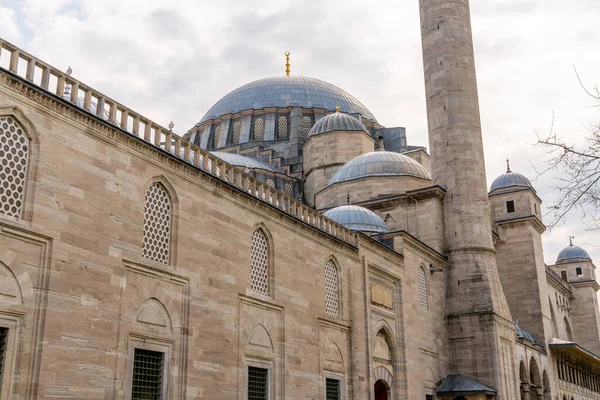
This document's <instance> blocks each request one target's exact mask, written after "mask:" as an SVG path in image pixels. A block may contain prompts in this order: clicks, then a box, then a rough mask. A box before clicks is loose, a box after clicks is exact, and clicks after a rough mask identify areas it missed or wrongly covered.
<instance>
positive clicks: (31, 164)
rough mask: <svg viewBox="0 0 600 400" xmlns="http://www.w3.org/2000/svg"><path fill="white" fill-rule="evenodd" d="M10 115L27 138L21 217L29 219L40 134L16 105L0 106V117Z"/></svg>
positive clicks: (33, 194)
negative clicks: (27, 147) (27, 148)
mask: <svg viewBox="0 0 600 400" xmlns="http://www.w3.org/2000/svg"><path fill="white" fill-rule="evenodd" d="M4 117H10V118H13V119H14V120H15V122H16V123H17V124H18V125H20V127H21V128H22V129H23V132H24V134H25V136H26V137H27V139H28V140H29V153H28V160H27V174H26V180H25V186H24V193H23V206H22V209H21V219H22V220H24V221H31V218H32V215H33V205H34V204H35V192H36V190H35V188H36V184H37V182H38V180H39V179H38V165H39V160H40V135H39V133H38V131H37V129H36V127H35V125H34V124H33V123H32V122H31V121H30V120H29V118H27V116H26V115H25V114H24V113H23V111H21V109H20V108H19V107H17V106H8V107H0V118H4Z"/></svg>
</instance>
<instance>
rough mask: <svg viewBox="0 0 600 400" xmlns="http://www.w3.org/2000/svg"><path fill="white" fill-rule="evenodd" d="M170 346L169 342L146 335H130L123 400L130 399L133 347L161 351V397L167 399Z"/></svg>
mask: <svg viewBox="0 0 600 400" xmlns="http://www.w3.org/2000/svg"><path fill="white" fill-rule="evenodd" d="M171 347H172V343H170V342H161V341H158V340H155V339H152V338H147V337H137V336H136V337H130V338H129V343H128V351H127V374H126V378H125V379H126V382H127V383H126V385H125V400H131V391H132V389H133V363H134V357H135V349H141V350H150V351H156V352H158V353H163V354H164V355H163V371H162V394H161V398H162V399H165V400H166V399H168V398H169V397H168V395H169V384H170V370H171Z"/></svg>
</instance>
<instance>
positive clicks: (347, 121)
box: [308, 112, 369, 136]
mask: <svg viewBox="0 0 600 400" xmlns="http://www.w3.org/2000/svg"><path fill="white" fill-rule="evenodd" d="M332 131H362V132H365V133H366V134H368V133H369V132H368V131H367V128H365V126H364V125H363V124H362V122H360V121H359V120H358V119H357V118H354V117H353V116H351V115H348V114H346V113H342V112H334V113H333V114H329V115H326V116H325V117H323V118H321V119H320V120H318V121H317V122H316V123H315V124H314V125H313V127H312V128H311V129H310V132H309V133H308V135H309V136H312V135H318V134H321V133H327V132H332Z"/></svg>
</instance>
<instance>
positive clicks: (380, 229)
mask: <svg viewBox="0 0 600 400" xmlns="http://www.w3.org/2000/svg"><path fill="white" fill-rule="evenodd" d="M323 215H325V216H326V217H327V218H329V219H331V220H333V221H335V222H337V223H338V224H340V225H343V226H345V227H346V228H348V229H352V230H353V231H361V232H375V233H386V232H389V229H388V227H387V225H386V224H385V222H384V221H383V219H381V217H380V216H379V215H377V214H375V213H374V212H373V211H371V210H368V209H366V208H364V207H360V206H351V205H346V206H339V207H335V208H332V209H330V210H327V211H325V213H324V214H323Z"/></svg>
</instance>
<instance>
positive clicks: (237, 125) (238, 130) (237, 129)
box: [231, 121, 242, 144]
mask: <svg viewBox="0 0 600 400" xmlns="http://www.w3.org/2000/svg"><path fill="white" fill-rule="evenodd" d="M241 134H242V121H234V122H233V134H232V135H231V142H232V143H234V144H238V143H239V142H240V135H241Z"/></svg>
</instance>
